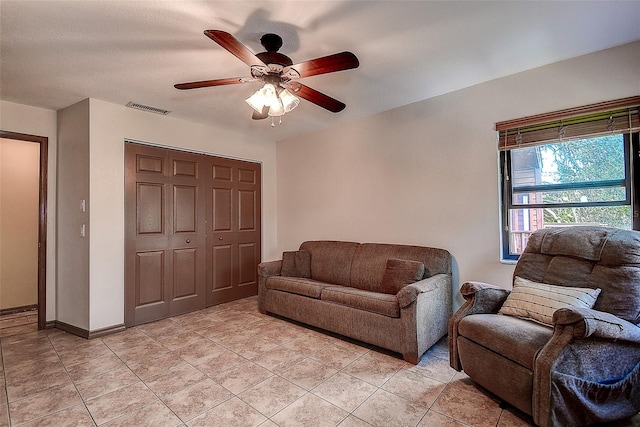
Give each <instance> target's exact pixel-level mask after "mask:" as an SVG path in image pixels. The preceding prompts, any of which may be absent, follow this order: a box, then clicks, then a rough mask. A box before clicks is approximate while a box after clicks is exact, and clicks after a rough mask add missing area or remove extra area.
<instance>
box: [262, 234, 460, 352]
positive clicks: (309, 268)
mask: <svg viewBox="0 0 640 427" xmlns="http://www.w3.org/2000/svg"><path fill="white" fill-rule="evenodd" d="M451 270H452V260H451V255H450V254H449V252H447V251H446V250H444V249H437V248H429V247H421V246H408V245H393V244H380V243H363V244H360V243H355V242H340V241H308V242H304V243H302V244H301V245H300V249H299V250H298V251H293V252H285V253H284V254H283V259H282V260H277V261H270V262H263V263H261V264H260V265H259V266H258V277H259V285H258V286H259V287H258V301H259V303H258V304H259V309H260V311H261V312H263V313H267V312H268V313H273V314H277V315H280V316H283V317H286V318H290V319H293V320H297V321H299V322H302V323H306V324H309V325H313V326H316V327H319V328H322V329H326V330H328V331H332V332H335V333H338V334H341V335H344V336H347V337H351V338H355V339H357V340H360V341H364V342H367V343H370V344H374V345H376V346H379V347H382V348H386V349H389V350H392V351H395V352H398V353H401V354H402V355H403V357H404V359H405V360H407V361H409V362H411V363H414V364H416V363H418V361H419V359H420V357H421V356H422V354H423V353H424V352H425V351H426V350H427V349H428V348H429V347H431V346H432V345H433V344H435V343H436V342H437V341H438V340H439V339H440V338H442V337H443V336H444V335H446V333H447V324H448V321H449V319H450V317H451V314H452V299H451ZM409 282H413V283H409ZM394 288H395V289H394Z"/></svg>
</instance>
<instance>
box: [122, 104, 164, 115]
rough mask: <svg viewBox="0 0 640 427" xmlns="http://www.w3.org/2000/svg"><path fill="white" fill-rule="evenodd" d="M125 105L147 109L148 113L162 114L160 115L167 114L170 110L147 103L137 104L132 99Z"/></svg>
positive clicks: (137, 108)
mask: <svg viewBox="0 0 640 427" xmlns="http://www.w3.org/2000/svg"><path fill="white" fill-rule="evenodd" d="M127 107H129V108H135V109H136V110H142V111H148V112H149V113H156V114H162V115H167V114H169V113H170V112H171V111H169V110H163V109H162V108H156V107H150V106H149V105H143V104H138V103H136V102H132V101H129V102H128V103H127Z"/></svg>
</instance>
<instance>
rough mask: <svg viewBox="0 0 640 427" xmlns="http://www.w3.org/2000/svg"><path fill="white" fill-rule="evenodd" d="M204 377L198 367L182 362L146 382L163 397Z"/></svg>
mask: <svg viewBox="0 0 640 427" xmlns="http://www.w3.org/2000/svg"><path fill="white" fill-rule="evenodd" d="M206 377H207V376H206V375H205V374H203V373H202V372H200V371H199V370H198V369H196V368H194V367H193V366H191V365H189V364H188V363H183V364H181V365H177V366H174V367H173V368H170V369H167V370H166V371H163V372H162V373H160V374H159V375H158V376H157V377H155V378H154V379H153V380H151V381H148V382H147V383H146V384H147V386H149V388H150V389H151V390H152V391H153V392H154V393H155V394H156V395H158V396H159V397H163V396H167V395H169V394H173V393H175V392H177V391H180V390H182V389H184V388H187V387H189V386H191V385H193V384H196V383H199V382H200V381H202V380H204V379H205V378H206Z"/></svg>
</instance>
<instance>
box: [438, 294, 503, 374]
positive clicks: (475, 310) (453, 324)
mask: <svg viewBox="0 0 640 427" xmlns="http://www.w3.org/2000/svg"><path fill="white" fill-rule="evenodd" d="M460 293H461V294H462V296H463V297H464V299H465V302H464V304H462V306H461V307H460V308H459V309H458V311H456V312H455V313H454V314H453V317H451V319H450V320H449V365H451V367H452V368H453V369H455V370H456V371H461V370H462V364H461V363H460V357H459V356H458V343H457V341H458V324H459V323H460V321H461V320H462V319H464V318H465V317H466V316H469V315H471V314H490V313H497V312H498V310H500V307H502V303H504V301H505V300H506V299H507V296H509V294H510V293H511V291H509V290H507V289H504V288H500V287H498V286H495V285H491V284H489V283H483V282H466V283H464V284H463V285H462V286H461V287H460Z"/></svg>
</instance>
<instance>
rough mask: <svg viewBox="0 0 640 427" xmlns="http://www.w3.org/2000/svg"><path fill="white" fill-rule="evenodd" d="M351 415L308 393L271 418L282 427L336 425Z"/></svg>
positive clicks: (324, 426)
mask: <svg viewBox="0 0 640 427" xmlns="http://www.w3.org/2000/svg"><path fill="white" fill-rule="evenodd" d="M347 415H349V413H348V412H347V411H344V410H342V409H340V408H338V407H337V406H334V405H332V404H331V403H329V402H327V401H326V400H323V399H320V398H319V397H317V396H315V395H313V394H310V393H307V394H305V395H304V396H302V397H301V398H300V399H298V400H296V401H295V402H293V403H292V404H291V405H289V406H287V407H286V408H284V409H283V410H282V411H280V412H278V413H277V414H276V415H274V416H273V417H272V418H271V419H272V421H274V422H275V423H276V424H277V425H278V426H280V427H298V426H314V427H334V426H336V425H338V424H339V423H340V421H342V420H343V419H345V418H346V417H347Z"/></svg>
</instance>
